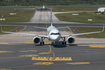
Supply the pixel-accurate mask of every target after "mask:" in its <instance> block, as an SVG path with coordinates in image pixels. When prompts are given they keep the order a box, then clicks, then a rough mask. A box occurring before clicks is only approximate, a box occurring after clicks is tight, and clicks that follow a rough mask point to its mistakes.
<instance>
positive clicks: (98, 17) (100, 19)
mask: <svg viewBox="0 0 105 70" xmlns="http://www.w3.org/2000/svg"><path fill="white" fill-rule="evenodd" d="M78 14H79V15H72V13H63V14H56V16H57V17H58V19H59V20H61V21H71V22H81V23H95V24H97V23H98V24H104V23H105V14H95V13H94V12H82V13H78ZM88 19H92V21H88Z"/></svg>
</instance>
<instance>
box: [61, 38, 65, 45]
mask: <svg viewBox="0 0 105 70" xmlns="http://www.w3.org/2000/svg"><path fill="white" fill-rule="evenodd" d="M62 39H63V42H62V45H66V39H65V37H63V38H62Z"/></svg>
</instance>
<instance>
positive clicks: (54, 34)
mask: <svg viewBox="0 0 105 70" xmlns="http://www.w3.org/2000/svg"><path fill="white" fill-rule="evenodd" d="M47 33H48V38H49V40H51V41H59V40H60V38H61V33H60V31H59V30H58V29H57V28H55V27H54V26H53V25H51V26H49V27H48V28H47Z"/></svg>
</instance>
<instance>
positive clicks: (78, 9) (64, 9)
mask: <svg viewBox="0 0 105 70" xmlns="http://www.w3.org/2000/svg"><path fill="white" fill-rule="evenodd" d="M97 9H98V8H59V9H53V11H54V12H70V11H97Z"/></svg>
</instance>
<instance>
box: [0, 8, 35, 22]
mask: <svg viewBox="0 0 105 70" xmlns="http://www.w3.org/2000/svg"><path fill="white" fill-rule="evenodd" d="M10 13H15V14H13V15H10ZM34 13H35V10H25V9H24V10H16V9H13V10H0V15H1V18H0V19H5V20H0V22H29V21H30V19H31V18H32V16H33V15H34Z"/></svg>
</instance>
